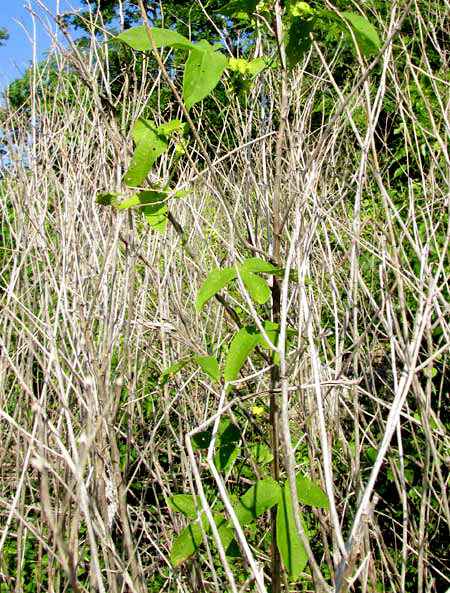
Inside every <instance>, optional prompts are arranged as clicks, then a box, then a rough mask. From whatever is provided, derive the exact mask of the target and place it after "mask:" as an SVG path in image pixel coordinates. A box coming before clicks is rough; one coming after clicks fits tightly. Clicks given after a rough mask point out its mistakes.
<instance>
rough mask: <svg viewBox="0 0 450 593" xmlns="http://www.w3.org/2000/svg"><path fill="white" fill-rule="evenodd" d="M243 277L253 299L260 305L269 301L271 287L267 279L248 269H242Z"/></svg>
mask: <svg viewBox="0 0 450 593" xmlns="http://www.w3.org/2000/svg"><path fill="white" fill-rule="evenodd" d="M241 277H242V282H243V283H244V285H245V287H246V289H247V290H248V292H249V294H250V296H251V297H252V299H253V300H254V301H256V302H257V303H259V304H260V305H263V304H264V303H267V301H268V300H269V299H270V288H269V285H268V284H267V280H265V279H264V278H261V277H260V276H257V275H256V274H253V273H252V272H247V271H246V270H241Z"/></svg>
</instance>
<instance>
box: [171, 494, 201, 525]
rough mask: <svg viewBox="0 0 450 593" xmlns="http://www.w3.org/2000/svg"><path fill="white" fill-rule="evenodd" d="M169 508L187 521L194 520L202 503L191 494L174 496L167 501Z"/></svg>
mask: <svg viewBox="0 0 450 593" xmlns="http://www.w3.org/2000/svg"><path fill="white" fill-rule="evenodd" d="M167 500H168V503H169V506H170V507H171V508H172V509H173V510H174V511H177V512H178V513H183V515H184V516H185V517H188V518H189V519H195V518H196V517H197V515H198V509H201V506H202V503H201V501H200V497H199V496H197V497H196V498H194V497H193V496H192V495H191V494H174V495H173V496H170V497H169V498H168V499H167Z"/></svg>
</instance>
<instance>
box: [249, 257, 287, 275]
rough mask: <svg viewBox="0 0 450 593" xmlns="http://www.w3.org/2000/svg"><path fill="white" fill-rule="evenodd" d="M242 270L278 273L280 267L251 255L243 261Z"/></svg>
mask: <svg viewBox="0 0 450 593" xmlns="http://www.w3.org/2000/svg"><path fill="white" fill-rule="evenodd" d="M240 269H241V270H245V271H246V272H258V273H262V274H276V273H277V272H278V268H276V267H275V266H274V265H273V264H271V263H270V262H268V261H265V260H263V259H260V258H259V257H250V258H249V259H246V260H244V261H243V262H242V266H241V268H240Z"/></svg>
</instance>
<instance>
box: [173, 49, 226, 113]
mask: <svg viewBox="0 0 450 593" xmlns="http://www.w3.org/2000/svg"><path fill="white" fill-rule="evenodd" d="M226 65H227V59H226V57H225V56H224V55H223V54H222V53H220V52H217V51H205V50H199V49H195V50H193V51H192V52H191V53H190V55H189V58H188V59H187V62H186V66H185V69H184V77H183V99H184V102H185V103H186V109H188V110H189V109H190V108H191V107H192V105H194V103H197V102H198V101H201V100H202V99H204V98H205V97H206V96H207V95H209V93H210V92H211V91H212V90H213V89H214V88H215V87H216V85H217V84H218V82H219V80H220V78H221V76H222V73H223V71H224V70H225V66H226Z"/></svg>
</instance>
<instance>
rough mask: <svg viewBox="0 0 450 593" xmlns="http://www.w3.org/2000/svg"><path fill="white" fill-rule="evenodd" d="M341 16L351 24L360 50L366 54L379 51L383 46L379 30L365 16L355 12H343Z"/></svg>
mask: <svg viewBox="0 0 450 593" xmlns="http://www.w3.org/2000/svg"><path fill="white" fill-rule="evenodd" d="M340 14H341V16H342V17H343V18H344V19H345V20H346V21H347V22H348V23H349V24H350V27H351V28H352V31H353V33H354V35H355V39H356V42H357V44H358V47H359V51H360V52H361V53H362V54H363V55H364V56H370V55H372V54H375V53H377V51H378V50H379V49H380V47H381V42H380V38H379V37H378V33H377V30H376V29H375V27H374V26H373V25H372V23H371V22H370V21H368V20H367V19H366V18H365V17H363V16H361V15H360V14H355V13H354V12H341V13H340Z"/></svg>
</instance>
